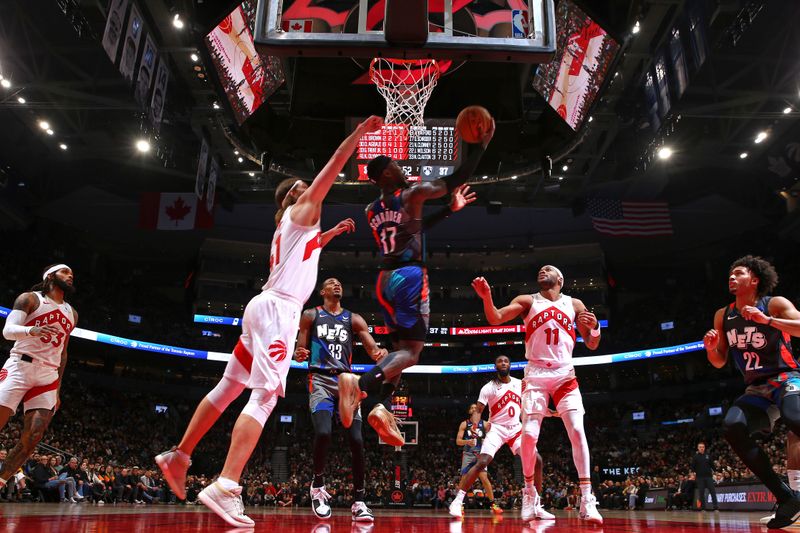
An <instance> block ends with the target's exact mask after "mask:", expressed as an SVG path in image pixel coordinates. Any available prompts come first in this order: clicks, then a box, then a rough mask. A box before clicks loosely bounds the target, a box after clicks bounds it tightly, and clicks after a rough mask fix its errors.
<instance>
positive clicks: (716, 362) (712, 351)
mask: <svg viewBox="0 0 800 533" xmlns="http://www.w3.org/2000/svg"><path fill="white" fill-rule="evenodd" d="M724 316H725V308H724V307H723V308H722V309H718V310H717V312H716V314H715V315H714V328H713V329H710V330H708V333H706V334H705V336H704V337H703V346H704V347H705V349H706V355H707V356H708V362H709V363H711V364H712V365H713V366H714V368H722V367H723V366H725V364H726V363H727V362H728V339H726V338H725V333H723V331H722V319H723V317H724Z"/></svg>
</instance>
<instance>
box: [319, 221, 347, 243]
mask: <svg viewBox="0 0 800 533" xmlns="http://www.w3.org/2000/svg"><path fill="white" fill-rule="evenodd" d="M355 230H356V223H355V221H354V220H353V219H352V218H346V219H344V220H342V221H341V222H339V223H338V224H336V225H335V226H334V227H332V228H331V229H329V230H328V231H326V232H325V233H323V234H322V235H320V237H319V243H320V245H321V246H322V247H323V248H325V247H326V246H327V245H328V243H329V242H331V241H332V240H333V238H334V237H336V236H337V235H341V234H342V233H353V232H354V231H355Z"/></svg>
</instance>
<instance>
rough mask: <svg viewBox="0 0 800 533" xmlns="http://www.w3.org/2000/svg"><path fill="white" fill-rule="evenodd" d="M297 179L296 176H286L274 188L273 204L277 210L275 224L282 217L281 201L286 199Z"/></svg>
mask: <svg viewBox="0 0 800 533" xmlns="http://www.w3.org/2000/svg"><path fill="white" fill-rule="evenodd" d="M297 181H298V180H297V178H286V179H285V180H283V181H281V182H280V183H279V184H278V186H277V187H276V188H275V205H277V206H278V211H277V212H276V213H275V224H279V223H280V221H281V218H283V212H284V209H283V201H284V200H285V199H286V195H287V194H289V191H290V190H292V187H293V186H294V184H295V183H297Z"/></svg>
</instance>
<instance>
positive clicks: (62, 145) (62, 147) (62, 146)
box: [58, 143, 67, 150]
mask: <svg viewBox="0 0 800 533" xmlns="http://www.w3.org/2000/svg"><path fill="white" fill-rule="evenodd" d="M58 147H59V148H61V149H62V150H66V149H67V145H66V144H64V143H61V144H59V145H58Z"/></svg>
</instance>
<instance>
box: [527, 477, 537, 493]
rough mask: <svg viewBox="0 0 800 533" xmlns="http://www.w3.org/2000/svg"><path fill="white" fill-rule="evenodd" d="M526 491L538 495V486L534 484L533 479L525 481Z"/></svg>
mask: <svg viewBox="0 0 800 533" xmlns="http://www.w3.org/2000/svg"><path fill="white" fill-rule="evenodd" d="M525 489H526V490H528V491H529V492H534V493H536V485H534V484H533V480H532V479H531V480H530V481H528V480H527V479H526V480H525Z"/></svg>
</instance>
